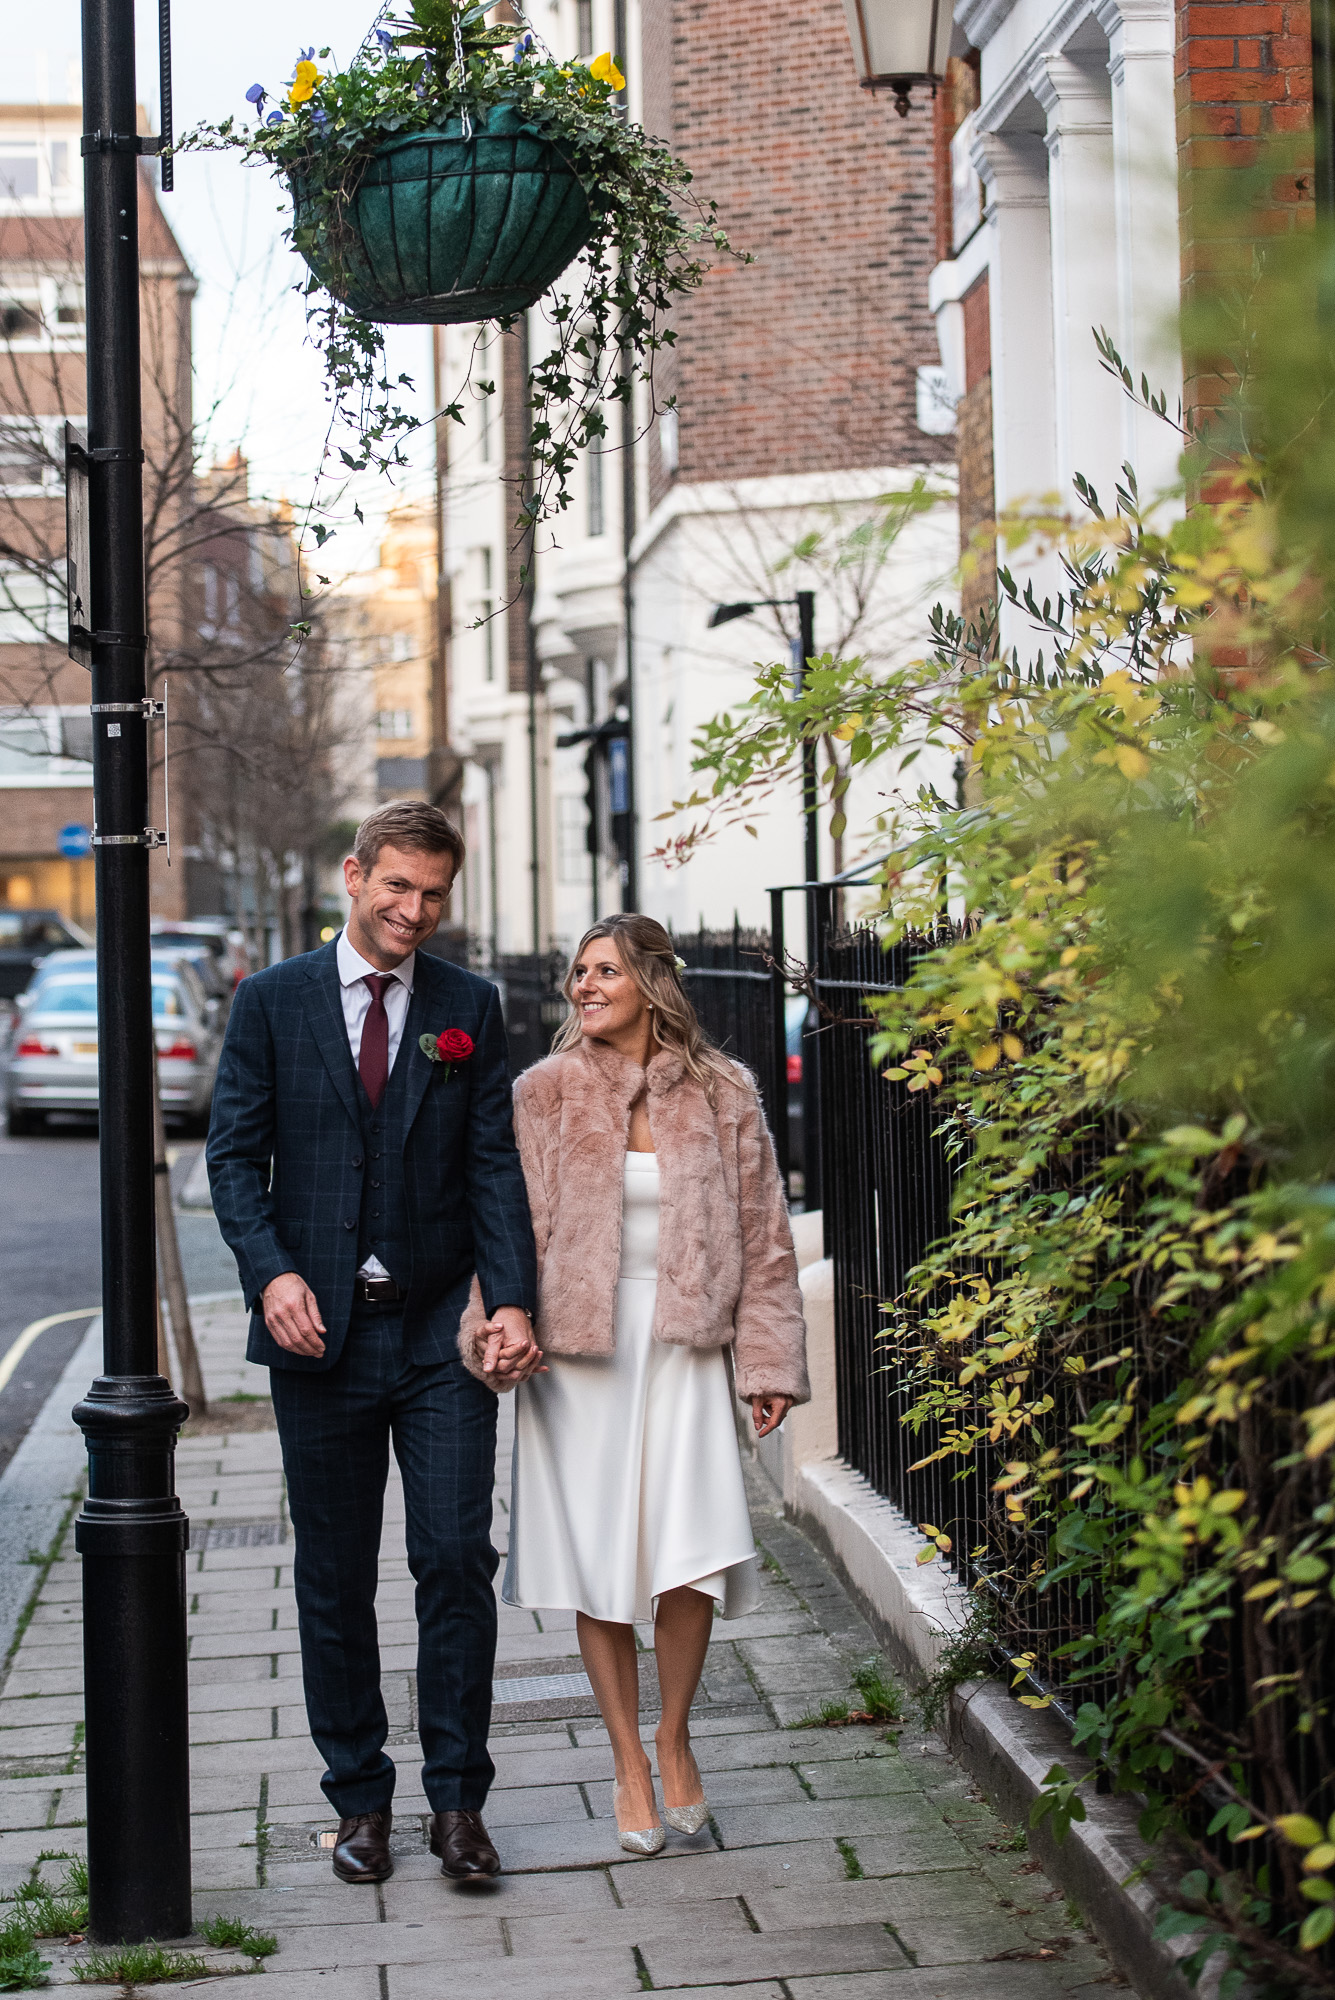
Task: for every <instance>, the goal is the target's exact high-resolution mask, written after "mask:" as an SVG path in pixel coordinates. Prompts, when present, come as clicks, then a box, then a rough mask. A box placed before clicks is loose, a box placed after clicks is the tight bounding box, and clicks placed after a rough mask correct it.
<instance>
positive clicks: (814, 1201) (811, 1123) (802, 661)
mask: <svg viewBox="0 0 1335 2000" xmlns="http://www.w3.org/2000/svg"><path fill="white" fill-rule="evenodd" d="M784 604H795V605H796V606H797V659H796V660H795V662H794V666H793V690H794V693H796V694H801V692H802V690H803V689H804V688H805V686H806V682H807V667H808V665H809V664H810V662H811V660H812V659H813V658H814V656H815V652H816V593H815V592H814V591H812V590H799V591H797V592H796V593H795V594H794V595H793V596H792V597H756V598H752V599H751V600H750V601H749V602H747V603H745V604H716V605H715V606H714V610H713V614H712V616H711V617H710V620H709V623H710V627H711V629H712V628H713V627H714V626H716V625H730V624H731V623H732V621H733V619H734V618H749V617H750V615H751V613H752V612H753V611H759V610H760V609H761V607H762V606H766V605H768V606H778V605H784ZM817 797H818V794H817V789H816V742H815V738H814V737H810V736H808V737H806V738H804V739H803V743H802V820H803V862H802V867H803V873H804V874H805V876H806V912H807V957H808V959H809V960H810V963H811V968H812V970H813V972H814V971H815V969H816V965H817V962H818V957H819V943H818V940H817V935H816V929H817V923H818V920H819V899H818V896H817V892H816V887H815V885H816V883H817V882H819V880H820V823H819V821H818V819H817V817H816V804H817ZM771 900H772V901H773V903H774V920H773V924H772V932H773V935H772V945H773V949H774V950H775V952H776V954H777V956H776V971H775V980H776V985H777V993H778V998H777V1000H776V1003H775V1025H774V1032H775V1036H776V1038H777V1047H778V1048H779V1050H780V1051H783V1050H784V1049H785V1048H786V1030H785V1026H784V1015H783V993H784V974H783V967H782V963H781V960H782V946H781V943H780V924H781V921H782V915H783V896H782V893H779V894H778V895H777V897H776V898H772V899H771ZM819 1027H820V1016H819V1013H818V1012H817V1010H816V1008H815V1006H814V1005H813V1006H811V1007H810V1008H808V1010H807V1017H806V1030H805V1039H806V1041H807V1042H808V1043H809V1044H810V1047H811V1052H812V1053H813V1054H814V1052H815V1048H816V1043H815V1039H814V1038H815V1035H816V1032H817V1030H818V1029H819ZM786 1067H787V1066H786V1059H785V1060H783V1061H781V1062H780V1063H779V1065H778V1067H777V1070H776V1093H777V1094H776V1098H775V1104H774V1120H775V1124H776V1127H778V1126H780V1125H781V1126H782V1129H783V1139H782V1142H781V1151H780V1158H781V1159H782V1161H783V1168H784V1175H785V1178H786V1177H787V1170H788V1114H787V1089H788V1086H787V1083H786V1082H785V1081H784V1080H783V1079H784V1078H785V1076H786ZM820 1143H821V1142H820V1065H819V1063H818V1062H813V1061H806V1062H804V1064H803V1068H802V1155H803V1201H804V1204H805V1206H806V1207H807V1208H819V1207H820V1203H821V1188H822V1177H821V1151H820Z"/></svg>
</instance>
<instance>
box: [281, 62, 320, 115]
mask: <svg viewBox="0 0 1335 2000" xmlns="http://www.w3.org/2000/svg"><path fill="white" fill-rule="evenodd" d="M323 82H324V78H323V77H322V76H321V75H320V72H319V70H318V69H317V68H316V67H315V64H314V63H313V62H299V63H298V64H297V68H296V74H295V75H294V76H293V78H292V89H291V90H290V92H289V93H288V100H287V101H288V103H289V104H290V105H291V106H292V109H293V110H294V111H295V110H296V108H297V106H298V105H299V104H305V103H306V101H307V99H308V98H311V97H314V95H315V87H316V85H317V84H320V83H323Z"/></svg>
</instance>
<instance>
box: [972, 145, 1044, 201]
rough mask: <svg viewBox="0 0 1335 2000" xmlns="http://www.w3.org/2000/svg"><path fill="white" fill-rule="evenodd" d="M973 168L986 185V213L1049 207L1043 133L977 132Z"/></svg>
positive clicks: (973, 150) (973, 148)
mask: <svg viewBox="0 0 1335 2000" xmlns="http://www.w3.org/2000/svg"><path fill="white" fill-rule="evenodd" d="M972 158H973V163H974V167H975V169H976V170H977V172H978V173H979V175H980V176H981V177H982V179H983V180H984V181H986V183H987V213H988V215H989V216H991V215H993V214H995V213H996V211H997V210H999V209H1008V208H1043V209H1045V208H1046V207H1047V205H1048V159H1047V142H1046V140H1045V139H1044V138H1043V135H1042V134H1041V133H1040V132H988V131H982V130H979V131H976V132H975V133H974V136H973V147H972Z"/></svg>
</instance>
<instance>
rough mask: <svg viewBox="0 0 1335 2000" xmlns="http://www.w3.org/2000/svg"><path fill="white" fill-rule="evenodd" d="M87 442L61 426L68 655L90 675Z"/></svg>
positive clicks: (82, 437) (71, 425)
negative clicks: (63, 473)
mask: <svg viewBox="0 0 1335 2000" xmlns="http://www.w3.org/2000/svg"><path fill="white" fill-rule="evenodd" d="M88 464H89V460H88V439H87V438H86V437H85V435H84V433H83V432H82V431H78V430H76V429H75V428H74V425H73V424H66V426H65V587H66V590H67V592H68V594H69V627H70V638H69V655H70V658H71V659H72V660H77V661H78V662H79V665H80V666H81V667H87V668H88V670H89V671H90V672H91V671H92V665H93V641H92V634H91V632H90V630H89V619H90V618H91V616H92V613H91V610H90V607H89V602H88V579H89V574H90V567H89V566H90V560H91V558H90V555H89V538H88Z"/></svg>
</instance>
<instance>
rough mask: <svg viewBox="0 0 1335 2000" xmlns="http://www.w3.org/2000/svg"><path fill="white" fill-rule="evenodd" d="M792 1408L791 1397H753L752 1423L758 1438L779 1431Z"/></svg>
mask: <svg viewBox="0 0 1335 2000" xmlns="http://www.w3.org/2000/svg"><path fill="white" fill-rule="evenodd" d="M792 1407H793V1399H792V1397H791V1396H753V1397H752V1398H751V1421H752V1423H753V1424H754V1425H755V1427H756V1436H757V1437H758V1438H763V1437H768V1436H769V1434H770V1432H771V1431H777V1430H778V1428H779V1425H780V1424H781V1423H782V1422H783V1420H784V1418H785V1417H786V1416H787V1414H788V1412H789V1410H791V1409H792Z"/></svg>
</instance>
